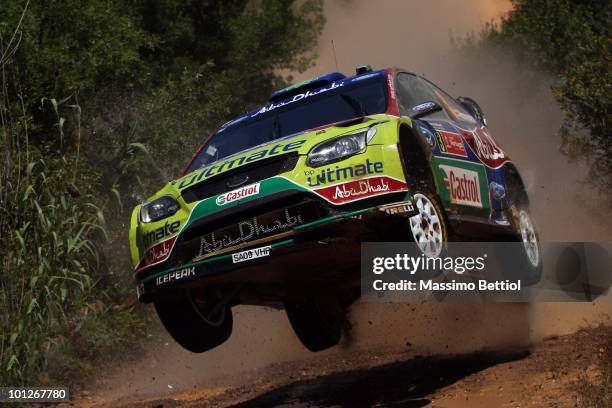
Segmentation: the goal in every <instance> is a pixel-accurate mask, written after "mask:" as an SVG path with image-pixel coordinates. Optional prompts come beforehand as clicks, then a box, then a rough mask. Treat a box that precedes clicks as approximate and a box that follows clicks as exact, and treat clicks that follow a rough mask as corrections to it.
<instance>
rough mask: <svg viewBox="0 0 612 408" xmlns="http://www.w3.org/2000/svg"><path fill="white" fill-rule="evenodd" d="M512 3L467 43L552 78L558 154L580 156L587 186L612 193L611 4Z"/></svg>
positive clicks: (605, 0) (579, 0)
mask: <svg viewBox="0 0 612 408" xmlns="http://www.w3.org/2000/svg"><path fill="white" fill-rule="evenodd" d="M512 1H513V5H514V9H513V10H512V11H511V12H510V13H509V14H508V15H507V16H506V17H505V18H504V19H503V20H502V22H501V24H500V25H489V26H487V29H486V30H485V31H484V32H483V33H482V37H481V38H480V40H479V41H478V42H476V43H475V44H474V43H473V44H472V45H473V46H477V47H484V48H488V47H490V48H494V49H497V50H499V49H502V50H503V51H505V52H509V53H511V54H513V55H514V56H515V57H516V59H517V60H518V61H523V62H524V63H525V64H526V65H527V66H532V67H536V68H539V69H544V70H546V71H548V72H550V73H552V74H553V75H555V76H556V78H557V81H556V84H555V85H554V87H553V92H554V95H555V97H556V98H557V100H558V102H559V104H560V106H561V108H562V109H563V111H564V112H565V114H566V120H565V124H564V126H563V127H562V128H561V130H560V133H561V136H562V137H563V148H564V152H565V153H566V154H568V156H569V157H571V158H580V157H582V158H586V159H587V160H588V162H589V163H590V172H591V180H592V181H593V183H594V184H595V185H596V186H597V187H598V188H600V189H601V191H602V192H605V193H607V194H612V178H610V177H609V174H610V173H611V171H612V112H611V111H610V109H611V108H612V69H611V67H612V2H610V1H609V0H512Z"/></svg>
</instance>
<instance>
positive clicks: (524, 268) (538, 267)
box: [502, 169, 543, 287]
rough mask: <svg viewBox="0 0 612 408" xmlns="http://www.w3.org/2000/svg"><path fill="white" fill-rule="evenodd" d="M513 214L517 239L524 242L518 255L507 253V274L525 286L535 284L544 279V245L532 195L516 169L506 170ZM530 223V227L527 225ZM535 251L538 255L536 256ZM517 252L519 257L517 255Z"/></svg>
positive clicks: (505, 268) (509, 200)
mask: <svg viewBox="0 0 612 408" xmlns="http://www.w3.org/2000/svg"><path fill="white" fill-rule="evenodd" d="M506 184H507V190H508V205H509V209H508V211H509V213H510V214H509V215H510V222H511V225H512V229H513V231H514V232H515V234H514V237H513V242H517V243H522V245H516V246H515V247H513V248H512V249H513V251H514V252H516V254H514V253H513V254H512V255H513V256H509V255H508V254H504V256H503V258H502V259H504V265H502V268H503V271H504V275H505V276H504V277H505V278H506V279H511V280H517V279H520V280H521V284H522V286H524V287H525V286H531V285H535V284H536V283H538V282H540V280H541V279H542V269H543V268H542V248H541V246H540V236H539V234H538V230H537V228H536V226H535V224H534V223H533V220H532V218H531V215H530V212H529V197H528V196H527V192H526V191H525V187H524V185H523V183H522V181H521V180H520V178H519V176H518V174H517V173H516V171H515V170H514V169H511V170H508V171H507V173H506ZM526 224H530V228H525V226H526ZM534 251H535V253H536V254H537V256H534ZM514 255H515V256H514Z"/></svg>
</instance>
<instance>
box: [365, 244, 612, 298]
mask: <svg viewBox="0 0 612 408" xmlns="http://www.w3.org/2000/svg"><path fill="white" fill-rule="evenodd" d="M611 285H612V244H611V243H590V242H589V243H585V242H573V243H542V244H541V245H540V248H539V251H537V254H536V255H535V256H534V253H533V252H532V253H531V258H530V257H529V256H528V255H527V253H526V251H525V248H524V247H523V244H522V243H521V242H451V243H448V245H447V246H446V247H445V248H444V250H443V251H442V253H440V255H439V256H438V257H428V256H425V255H423V253H422V251H421V250H420V249H419V248H418V247H417V245H416V244H414V243H401V242H378V243H363V244H362V248H361V291H362V296H363V297H364V298H365V299H366V300H380V301H385V302H388V301H399V302H420V301H425V300H439V301H442V300H450V301H501V302H533V301H571V300H575V301H592V300H594V299H596V298H604V299H609V300H612V294H611V293H610V292H611V291H610V286H611Z"/></svg>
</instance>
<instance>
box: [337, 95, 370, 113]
mask: <svg viewBox="0 0 612 408" xmlns="http://www.w3.org/2000/svg"><path fill="white" fill-rule="evenodd" d="M340 96H341V97H342V99H344V101H346V103H348V104H349V105H351V107H352V108H353V110H354V111H355V113H356V114H357V116H365V115H367V114H368V112H366V110H365V109H364V108H363V105H362V104H361V102H359V101H358V100H357V99H355V98H353V97H352V96H351V95H347V94H340Z"/></svg>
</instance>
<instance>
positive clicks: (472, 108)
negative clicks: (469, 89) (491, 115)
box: [457, 96, 487, 126]
mask: <svg viewBox="0 0 612 408" xmlns="http://www.w3.org/2000/svg"><path fill="white" fill-rule="evenodd" d="M457 102H459V103H460V104H461V106H463V107H464V108H465V109H466V110H467V111H468V112H469V113H470V115H472V116H473V117H474V119H476V120H477V121H479V122H481V123H482V124H483V125H485V126H487V118H486V117H485V115H484V113H483V112H482V109H481V108H480V105H478V103H476V101H475V100H473V99H472V98H468V97H467V96H460V97H459V98H457Z"/></svg>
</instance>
